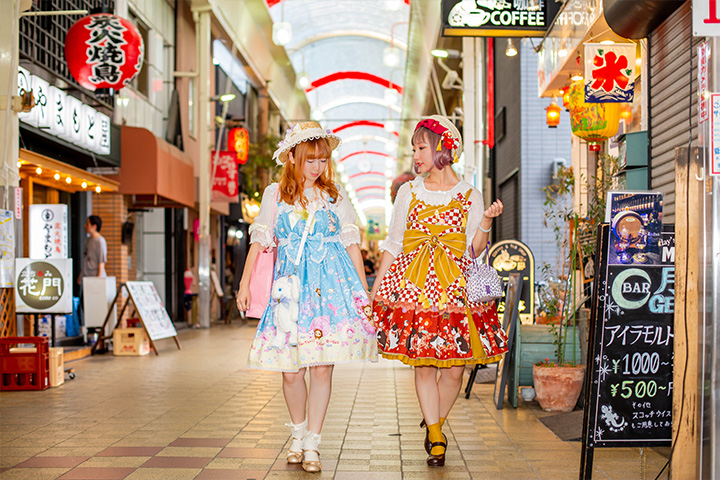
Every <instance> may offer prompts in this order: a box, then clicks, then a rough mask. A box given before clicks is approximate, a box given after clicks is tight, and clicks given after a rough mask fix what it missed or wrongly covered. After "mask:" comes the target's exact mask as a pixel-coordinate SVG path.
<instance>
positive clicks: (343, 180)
mask: <svg viewBox="0 0 720 480" xmlns="http://www.w3.org/2000/svg"><path fill="white" fill-rule="evenodd" d="M349 180H350V179H349V178H348V176H347V175H343V176H342V177H340V181H341V182H343V183H347V182H348V181H349Z"/></svg>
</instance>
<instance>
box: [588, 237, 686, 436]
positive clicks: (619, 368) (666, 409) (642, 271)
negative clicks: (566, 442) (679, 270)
mask: <svg viewBox="0 0 720 480" xmlns="http://www.w3.org/2000/svg"><path fill="white" fill-rule="evenodd" d="M669 229H671V228H669ZM669 229H666V230H669ZM600 234H601V235H602V238H601V239H600V240H599V242H600V245H602V248H600V249H598V251H599V252H601V256H600V255H598V259H599V262H600V263H599V265H598V267H599V269H598V278H597V281H596V282H595V286H596V294H595V295H594V298H593V312H592V315H593V318H592V320H591V324H592V326H593V327H592V333H591V340H590V341H591V350H590V352H591V353H590V357H589V358H588V370H589V383H588V395H587V398H588V401H587V403H586V412H585V415H586V422H585V425H586V432H585V435H586V438H584V439H583V440H584V443H585V444H586V445H584V447H585V446H587V447H589V448H593V447H629V446H635V447H641V446H660V445H670V442H671V438H672V419H671V414H672V394H673V383H672V381H673V313H674V301H675V293H674V292H675V264H674V261H675V235H674V233H668V232H663V233H662V237H661V239H660V261H659V262H658V263H657V264H647V265H643V264H632V265H608V252H609V250H610V249H609V248H608V244H609V234H610V228H609V226H608V225H603V228H602V230H601V233H600Z"/></svg>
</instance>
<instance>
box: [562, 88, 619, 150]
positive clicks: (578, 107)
mask: <svg viewBox="0 0 720 480" xmlns="http://www.w3.org/2000/svg"><path fill="white" fill-rule="evenodd" d="M619 126H620V104H619V103H585V85H584V84H583V82H582V81H579V82H574V83H573V84H572V85H571V86H570V129H571V130H572V133H573V134H574V135H576V136H578V137H580V138H582V139H583V140H585V141H586V142H588V143H589V144H590V145H589V148H590V150H591V151H593V152H599V151H600V144H601V143H602V142H603V141H605V140H607V139H608V138H610V137H612V136H613V135H615V134H616V133H617V131H618V127H619Z"/></svg>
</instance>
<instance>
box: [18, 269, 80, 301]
mask: <svg viewBox="0 0 720 480" xmlns="http://www.w3.org/2000/svg"><path fill="white" fill-rule="evenodd" d="M15 285H16V287H15V310H16V311H17V313H72V285H73V283H72V259H69V258H64V259H50V258H48V259H46V260H36V259H30V258H16V259H15Z"/></svg>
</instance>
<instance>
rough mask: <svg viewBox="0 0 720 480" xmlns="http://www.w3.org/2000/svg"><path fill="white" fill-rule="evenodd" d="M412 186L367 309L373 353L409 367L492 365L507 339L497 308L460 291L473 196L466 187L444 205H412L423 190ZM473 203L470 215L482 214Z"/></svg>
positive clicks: (466, 263)
mask: <svg viewBox="0 0 720 480" xmlns="http://www.w3.org/2000/svg"><path fill="white" fill-rule="evenodd" d="M463 184H464V182H463ZM418 185H419V183H418V182H412V186H411V188H410V190H411V195H412V197H411V199H410V205H409V208H408V214H407V223H406V226H405V231H404V235H403V250H402V253H400V254H399V255H397V256H396V258H395V261H394V262H393V264H392V265H391V266H390V268H389V269H388V271H387V273H386V274H385V275H384V277H383V279H382V282H381V284H380V287H379V289H378V291H377V294H376V296H375V302H374V304H373V316H374V319H375V321H376V323H377V325H378V350H379V351H380V353H381V354H382V356H383V357H386V358H393V359H397V360H400V361H401V362H403V363H406V364H408V365H433V366H437V367H451V366H453V365H465V364H477V363H490V362H494V361H497V360H498V359H499V358H498V356H499V355H501V354H503V353H505V352H506V351H507V336H506V334H505V332H504V331H503V330H502V328H501V326H500V323H499V321H498V315H497V310H496V307H495V303H494V302H491V303H487V304H480V303H471V302H469V301H468V300H467V293H466V288H465V284H466V283H465V272H466V270H467V269H468V268H469V266H470V264H471V260H470V258H469V257H468V256H466V255H465V250H466V247H467V237H466V226H467V224H468V213H469V212H470V209H471V208H472V206H473V202H472V200H471V199H470V196H471V192H472V190H473V189H472V187H470V186H469V185H468V184H464V185H466V186H467V187H469V188H468V189H467V191H464V192H463V191H457V192H456V193H454V195H453V196H452V198H451V199H450V201H449V202H448V203H447V204H445V205H430V204H428V203H426V202H424V201H422V200H420V199H419V198H418V193H420V192H418V188H423V189H424V186H422V185H421V184H420V186H419V187H418ZM456 190H460V189H456ZM478 203H479V205H476V206H475V208H482V201H481V200H480V201H479V202H478ZM396 206H397V205H396ZM475 228H477V227H476V226H475ZM472 234H473V235H474V231H473V232H472Z"/></svg>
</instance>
